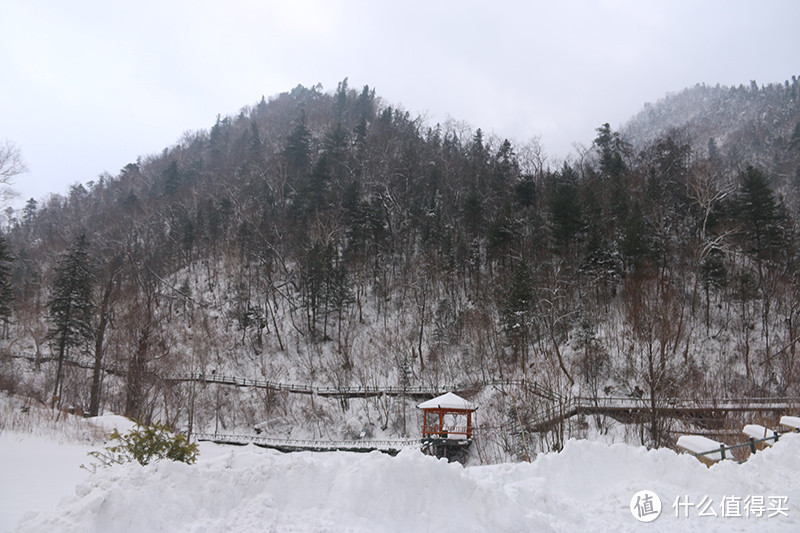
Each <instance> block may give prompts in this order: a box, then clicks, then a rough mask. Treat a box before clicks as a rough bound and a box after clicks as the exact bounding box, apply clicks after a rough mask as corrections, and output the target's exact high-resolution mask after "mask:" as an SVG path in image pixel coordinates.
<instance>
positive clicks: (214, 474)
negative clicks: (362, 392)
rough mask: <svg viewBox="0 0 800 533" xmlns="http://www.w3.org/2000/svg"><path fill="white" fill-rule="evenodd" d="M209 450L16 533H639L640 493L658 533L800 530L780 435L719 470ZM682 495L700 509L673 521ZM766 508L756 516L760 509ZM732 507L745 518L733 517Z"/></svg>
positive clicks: (0, 480) (587, 461)
mask: <svg viewBox="0 0 800 533" xmlns="http://www.w3.org/2000/svg"><path fill="white" fill-rule="evenodd" d="M14 438H15V437H14V436H13V435H11V434H9V433H4V434H2V435H0V464H2V465H8V464H14V465H15V468H17V469H23V470H24V468H25V465H24V461H25V460H30V458H31V456H36V455H39V454H38V453H37V452H42V454H45V453H49V452H48V450H49V448H48V446H50V445H51V444H52V443H50V442H49V441H47V440H44V439H41V438H29V439H28V440H27V445H26V449H27V452H26V453H22V452H23V448H21V447H14V446H8V442H9V441H10V440H13V439H14ZM37 439H38V440H37ZM200 453H201V455H200V459H199V461H198V463H197V464H195V465H191V466H190V465H184V464H179V463H171V462H161V463H157V464H152V465H149V466H147V467H141V466H138V465H135V464H129V465H125V466H121V467H115V468H112V469H106V470H102V471H100V472H98V473H97V474H94V475H91V476H86V475H84V481H82V482H81V483H80V484H79V485H78V486H77V488H76V489H75V490H74V493H73V494H72V495H66V497H65V498H63V499H62V500H61V502H60V503H59V504H58V506H57V507H56V508H55V509H50V510H46V511H45V512H41V511H42V510H43V509H44V508H45V506H43V505H38V506H37V505H34V503H35V502H36V500H37V495H36V494H29V495H28V496H27V498H28V499H29V501H28V502H27V503H28V504H29V505H30V507H31V508H38V509H39V510H40V512H38V513H28V514H27V515H25V516H24V517H23V518H22V520H21V521H20V522H19V523H18V524H17V526H16V529H15V531H20V532H31V531H35V532H38V531H60V532H69V531H75V532H78V531H79V532H91V531H98V532H99V531H102V532H114V531H126V532H127V531H195V532H200V531H215V532H216V531H237V532H238V531H331V532H333V531H335V532H347V531H350V532H360V531H364V532H366V531H369V532H381V531H398V532H399V531H404V532H405V531H439V532H441V531H459V532H468V531H520V532H523V531H525V532H527V531H609V530H614V531H641V530H642V527H643V524H641V523H639V522H638V521H637V520H636V519H635V518H634V516H633V514H632V513H631V511H630V509H629V506H630V504H631V499H632V497H633V496H634V494H636V493H637V492H638V491H640V490H644V489H648V490H651V491H654V492H655V493H656V494H657V495H658V496H659V497H660V498H661V501H662V504H663V510H662V513H661V516H660V517H659V518H658V519H656V520H655V521H654V522H653V523H652V524H650V525H648V526H646V527H647V528H648V530H650V531H677V530H701V529H702V530H703V531H731V530H736V531H798V530H800V483H799V482H798V481H797V480H798V479H800V435H785V436H783V437H782V438H781V439H780V441H779V442H778V443H777V444H776V445H775V446H774V447H772V448H770V449H768V450H765V451H764V452H759V453H758V454H756V455H755V456H754V457H751V458H750V460H748V461H747V462H746V463H743V464H736V463H733V462H729V463H726V464H720V465H716V466H713V467H711V468H706V467H705V466H703V465H702V464H700V463H699V462H698V461H697V460H696V459H694V458H693V457H691V456H688V455H678V454H676V453H674V452H672V451H669V450H654V451H647V450H645V449H644V448H640V447H632V446H628V445H623V444H613V445H608V444H600V443H596V442H591V441H576V440H571V441H568V442H567V444H566V446H565V448H564V450H563V451H562V452H560V453H548V454H542V455H540V456H538V458H537V459H536V460H535V461H534V462H532V463H520V464H501V465H494V466H477V467H467V468H464V467H462V466H461V465H459V464H448V463H447V462H445V461H443V460H436V459H434V458H432V457H428V456H424V455H422V454H421V453H419V452H416V451H406V452H402V453H401V454H400V455H399V456H397V457H389V456H386V455H382V454H380V453H378V452H374V453H372V454H368V455H362V454H348V453H310V452H304V453H295V454H281V453H279V452H275V451H272V450H264V449H261V448H257V447H254V446H248V447H242V448H239V447H224V446H218V445H213V444H210V443H203V445H202V446H201V452H200ZM15 454H18V455H22V456H24V457H17V456H15ZM26 458H27V459H26ZM84 462H85V461H84ZM27 467H28V468H31V469H34V467H35V465H33V464H29V465H27ZM76 467H77V465H76V464H75V458H74V457H73V458H69V457H67V456H64V458H63V460H61V461H56V462H55V464H54V465H52V466H51V467H49V468H51V469H52V471H51V472H50V479H52V482H53V483H54V484H56V485H57V484H58V483H62V486H63V484H64V483H63V482H64V481H66V480H67V474H66V473H67V472H73V471H74V470H75V469H76ZM3 468H4V469H5V466H4V467H3ZM70 475H71V474H70ZM8 479H9V478H8V477H6V476H2V477H0V490H2V491H3V494H9V493H11V492H13V491H14V490H17V489H18V490H19V492H20V493H22V492H23V491H25V490H35V487H33V486H31V485H30V484H26V483H25V482H21V485H20V486H19V487H17V486H14V487H9V486H8V483H9V481H8ZM678 498H680V502H682V503H687V502H688V503H690V504H692V505H686V506H682V507H679V508H678V511H679V515H680V516H678V517H676V512H675V509H674V508H673V504H674V503H675V501H676V499H678ZM754 498H755V500H754ZM759 498H763V503H764V505H763V508H764V509H763V513H762V516H760V517H758V516H754V515H755V514H756V513H755V511H756V510H757V506H752V509H753V512H751V506H750V502H753V501H755V502H756V503H757V502H758V501H759V500H758V499H759ZM775 498H780V499H779V500H778V499H775ZM24 499H25V497H21V498H19V501H21V500H24ZM704 499H705V501H710V502H711V505H710V506H709V508H708V509H706V510H705V512H709V513H710V512H711V511H713V512H715V513H716V515H717V516H709V517H703V516H699V514H700V511H701V509H700V508H699V507H697V505H699V504H701V502H703V501H704ZM745 502H747V505H745ZM22 503H24V502H21V503H19V504H20V505H22ZM3 505H5V502H4V503H3ZM51 505H52V504H51ZM7 510H8V509H5V510H4V512H6V511H7ZM723 510H725V511H727V514H728V515H731V514H735V513H736V511H737V510H738V514H740V515H741V516H738V517H734V516H726V517H723V516H722V515H723ZM20 514H21V513H20ZM684 514H688V516H684ZM770 514H776V515H777V516H772V517H770V516H769V515H770ZM784 514H785V515H788V516H784ZM748 515H749V516H748ZM0 526H2V527H0V530H3V529H4V528H7V527H13V524H12V525H10V524H9V523H8V522H7V521H5V519H4V521H3V522H0Z"/></svg>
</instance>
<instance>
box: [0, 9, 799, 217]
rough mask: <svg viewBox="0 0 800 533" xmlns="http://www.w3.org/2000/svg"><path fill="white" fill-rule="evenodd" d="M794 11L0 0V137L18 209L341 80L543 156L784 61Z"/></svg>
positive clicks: (784, 68) (768, 72) (795, 69)
mask: <svg viewBox="0 0 800 533" xmlns="http://www.w3.org/2000/svg"><path fill="white" fill-rule="evenodd" d="M798 21H800V1H798V0H759V1H758V2H755V1H752V0H747V1H732V0H719V1H703V0H688V1H684V0H664V1H647V0H631V1H627V0H607V1H569V0H551V1H548V2H538V1H527V2H525V1H520V2H507V1H502V0H492V1H483V2H472V1H469V0H459V1H441V2H438V1H435V0H427V1H419V2H418V1H413V0H412V1H409V0H406V1H404V2H393V3H391V4H389V3H387V2H380V1H375V0H365V1H348V0H341V1H336V0H327V1H323V0H319V1H317V0H286V1H283V2H275V1H271V0H223V1H218V2H215V1H203V0H191V1H188V0H187V1H182V0H176V1H173V0H158V1H151V0H138V1H136V2H123V1H120V2H110V1H108V0H98V1H88V0H70V1H63V0H50V1H45V0H20V1H18V0H0V141H2V140H3V139H7V140H10V141H13V142H14V143H15V144H16V145H17V146H18V147H19V149H20V151H21V153H22V156H23V158H24V160H25V163H26V165H27V167H28V169H29V170H28V172H27V173H26V174H24V175H21V176H19V177H18V178H17V181H16V184H15V188H16V189H17V191H18V192H19V193H20V198H19V199H18V201H17V202H15V206H17V207H19V206H20V205H23V204H24V201H25V200H26V199H27V198H31V197H33V198H36V199H37V200H39V199H42V198H44V197H46V196H47V195H48V194H50V193H65V192H66V191H67V189H68V186H69V185H70V184H73V183H77V182H80V183H85V182H87V181H89V180H93V179H95V178H96V177H97V176H98V175H99V174H101V173H103V172H109V173H110V174H112V175H116V174H117V173H118V171H119V170H120V169H121V168H122V167H123V166H124V165H125V164H127V163H129V162H132V161H135V160H136V158H137V157H138V156H141V155H149V154H152V153H156V152H160V151H161V150H162V149H163V148H164V147H167V146H169V145H172V144H174V143H175V142H176V141H178V140H179V138H180V137H181V135H182V134H183V133H184V132H187V131H195V130H198V129H208V128H210V126H211V125H213V123H214V121H215V118H216V116H217V114H222V115H223V116H224V115H229V114H236V113H238V111H239V109H241V108H242V107H243V106H245V105H252V104H255V103H256V102H257V101H258V100H260V98H261V96H262V95H264V96H267V97H269V96H271V95H275V94H278V93H281V92H284V91H288V90H290V89H291V88H293V87H295V86H296V85H298V84H303V85H305V86H312V85H314V84H316V83H321V84H322V85H323V87H324V89H325V90H326V91H331V90H334V89H335V88H336V84H337V82H339V81H340V80H342V79H343V78H345V77H348V78H349V83H350V87H353V88H360V87H362V86H363V85H365V84H368V85H370V87H373V88H375V89H376V91H377V94H378V96H380V97H382V98H383V100H384V101H385V102H386V103H388V104H392V105H397V104H399V105H401V106H402V107H404V108H405V109H406V110H408V111H410V112H411V113H412V114H414V115H416V114H423V115H426V116H427V117H428V120H429V121H430V122H431V123H435V122H436V121H443V120H446V119H447V118H448V117H452V118H454V119H456V120H461V121H466V122H467V123H469V124H470V125H472V126H473V127H474V128H478V127H480V128H482V129H483V130H484V131H486V132H488V133H493V134H496V135H497V136H499V137H503V138H505V137H508V138H510V139H512V140H513V141H515V143H522V142H525V141H527V140H528V139H530V138H531V137H534V136H537V137H539V138H540V141H541V143H542V144H543V146H544V149H545V151H546V152H547V153H548V154H550V157H551V159H557V158H561V157H564V156H567V155H568V154H569V152H570V151H571V150H572V146H573V143H576V142H577V143H580V144H583V145H588V144H590V143H591V140H592V138H593V137H594V129H595V128H596V127H598V126H599V125H600V124H602V123H604V122H609V123H610V124H611V126H612V127H613V128H618V127H620V126H621V125H622V124H624V123H625V121H626V120H627V119H629V118H630V117H631V116H633V115H634V114H635V113H636V112H638V111H639V110H640V109H641V108H642V106H643V104H644V103H645V102H655V101H657V100H659V99H660V98H662V97H663V96H664V95H665V94H667V93H668V92H675V91H679V90H681V89H683V88H685V87H688V86H692V85H694V84H696V83H701V82H702V83H706V84H709V85H714V84H717V83H720V84H722V85H738V84H740V83H743V84H745V85H747V84H749V82H750V80H756V81H757V82H758V83H759V84H767V83H771V82H783V81H784V80H786V79H790V78H791V76H792V75H793V74H795V75H800V31H799V30H798Z"/></svg>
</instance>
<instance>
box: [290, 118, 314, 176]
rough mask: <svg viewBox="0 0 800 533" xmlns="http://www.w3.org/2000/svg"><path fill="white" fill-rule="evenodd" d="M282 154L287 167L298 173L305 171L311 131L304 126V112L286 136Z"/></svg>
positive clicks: (308, 158)
mask: <svg viewBox="0 0 800 533" xmlns="http://www.w3.org/2000/svg"><path fill="white" fill-rule="evenodd" d="M283 155H284V157H285V158H286V161H287V163H288V164H289V167H290V168H291V169H292V170H293V171H294V172H296V173H298V174H302V173H303V172H305V171H306V170H307V169H308V166H309V165H310V164H311V132H310V131H309V129H308V128H307V127H306V114H305V112H303V113H302V114H301V115H300V121H299V122H298V123H297V125H296V126H295V128H294V130H292V133H291V134H290V135H289V136H288V137H287V138H286V146H285V147H284V149H283Z"/></svg>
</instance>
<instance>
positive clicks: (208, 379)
mask: <svg viewBox="0 0 800 533" xmlns="http://www.w3.org/2000/svg"><path fill="white" fill-rule="evenodd" d="M164 381H167V382H171V383H180V382H192V381H194V382H201V383H216V384H219V385H234V386H236V387H255V388H260V389H271V390H274V391H288V392H293V393H299V394H316V395H317V396H331V397H337V398H367V397H372V396H409V397H433V396H438V395H440V394H444V393H446V392H456V393H458V392H469V391H477V390H480V389H482V388H484V387H489V386H503V385H505V386H515V387H520V388H526V389H528V390H529V391H530V392H531V393H533V394H534V395H536V396H538V397H540V398H542V399H544V400H548V401H557V400H558V399H559V398H558V396H557V395H556V394H555V393H553V392H552V391H550V390H548V389H546V388H545V387H542V386H541V385H539V384H538V383H536V382H535V381H527V380H488V381H474V382H469V383H457V384H450V385H438V386H425V385H422V386H418V385H409V386H406V387H397V386H380V385H375V386H369V385H367V386H351V385H348V386H342V387H330V386H328V387H322V386H315V385H304V384H297V383H282V382H279V381H271V380H267V379H251V378H242V377H235V376H225V375H220V374H191V375H190V374H184V375H180V376H173V377H169V378H165V379H164Z"/></svg>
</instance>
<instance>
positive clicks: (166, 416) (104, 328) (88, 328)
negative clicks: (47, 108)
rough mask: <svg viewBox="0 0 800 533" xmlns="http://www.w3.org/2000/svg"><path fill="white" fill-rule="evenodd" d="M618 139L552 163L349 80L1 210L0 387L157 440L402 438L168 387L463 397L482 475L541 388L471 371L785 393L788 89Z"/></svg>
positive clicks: (292, 408) (408, 412) (411, 422)
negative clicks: (422, 388)
mask: <svg viewBox="0 0 800 533" xmlns="http://www.w3.org/2000/svg"><path fill="white" fill-rule="evenodd" d="M712 100H713V103H714V104H713V107H711V108H709V107H703V105H705V104H706V103H708V102H710V101H712ZM701 104H702V105H701ZM690 108H691V109H692V111H690ZM694 109H697V110H696V111H695V110H694ZM712 118H713V120H712ZM623 131H624V132H625V135H623V134H622V133H620V132H617V131H613V130H612V129H611V128H610V127H609V126H608V125H607V124H606V125H599V127H598V128H597V131H596V138H595V141H594V144H593V145H592V147H590V148H589V149H588V150H586V151H585V152H583V153H580V154H579V155H578V156H575V157H573V158H570V159H568V160H567V161H566V162H557V163H556V162H554V161H549V160H548V159H547V158H546V156H545V155H544V153H543V151H542V150H541V149H540V147H539V146H537V145H536V144H535V143H534V144H527V145H519V146H517V145H515V144H514V143H513V142H511V141H509V140H503V139H499V138H490V137H487V136H485V135H484V134H483V133H482V132H481V130H480V129H476V130H473V129H471V128H470V127H467V126H465V125H463V124H458V123H448V124H428V123H425V122H424V121H423V120H422V119H420V118H418V117H413V116H411V115H410V114H409V113H407V112H405V111H403V110H402V109H401V108H399V107H395V106H392V105H388V104H386V103H384V102H383V101H382V100H381V99H380V98H378V97H377V96H376V94H375V91H374V90H373V89H370V88H369V87H364V88H363V89H362V90H354V89H351V88H349V87H348V85H347V81H346V80H345V81H343V82H342V83H340V85H339V87H338V88H337V90H336V91H334V92H332V93H326V92H323V91H322V90H321V88H320V87H312V88H305V87H302V86H298V87H297V88H295V89H293V90H292V91H291V92H288V93H284V94H280V95H278V96H275V97H272V98H268V99H262V100H261V101H260V102H259V103H258V104H256V105H254V106H252V107H246V108H243V109H242V110H241V112H240V113H239V114H238V115H232V116H220V117H218V119H217V121H216V124H214V125H213V127H211V128H210V130H208V131H198V132H192V133H188V134H186V135H185V136H184V137H183V138H182V139H180V140H179V141H178V142H177V143H176V144H175V145H173V146H171V147H168V148H165V149H164V151H163V152H162V153H160V154H158V155H152V156H147V157H142V158H140V159H138V160H136V162H133V163H131V164H129V165H127V166H125V168H123V169H122V170H120V172H119V173H118V174H117V175H113V176H112V175H106V176H101V177H99V178H98V179H96V180H94V181H92V182H89V183H86V184H82V185H81V184H76V185H74V186H73V187H72V188H71V189H70V191H69V194H68V195H67V196H66V197H62V196H52V197H50V198H49V199H47V200H46V201H44V202H42V203H37V202H36V201H35V200H31V201H29V202H28V204H27V206H26V208H25V210H24V212H22V213H18V216H17V218H16V219H15V220H14V221H13V223H12V225H11V227H9V228H8V231H7V232H6V233H5V235H4V239H3V242H2V244H3V245H4V246H3V252H4V253H3V254H2V255H0V265H2V267H3V269H2V270H0V277H2V278H3V279H4V280H8V282H9V286H10V287H11V289H12V290H10V291H8V295H7V296H6V295H5V293H0V295H2V297H3V300H4V302H3V303H4V305H5V306H4V307H0V314H2V317H4V318H5V329H4V337H5V339H4V340H3V344H2V346H3V357H2V358H1V359H0V387H2V388H5V389H11V390H14V391H16V392H19V393H24V394H29V395H33V396H35V397H37V398H39V399H41V400H42V401H43V402H49V401H51V399H52V398H54V397H55V398H57V400H56V401H57V402H58V403H60V404H62V405H64V406H69V405H72V406H76V407H79V408H82V409H84V410H85V411H87V412H90V413H92V414H96V413H97V412H98V411H100V410H103V409H107V410H112V411H114V412H119V413H123V414H126V415H128V416H131V417H133V418H135V419H138V420H154V419H161V420H165V421H167V422H168V423H169V424H171V425H173V426H175V427H176V428H180V429H186V428H187V427H188V429H189V430H191V429H192V428H195V430H197V429H198V428H206V429H208V428H214V429H217V430H220V431H222V429H223V428H229V429H231V428H240V427H246V426H252V425H253V424H256V423H262V422H264V421H269V423H268V424H267V426H268V430H269V431H273V432H276V433H277V432H280V433H281V434H287V435H288V434H297V432H298V431H299V430H298V429H297V428H298V427H301V428H304V429H303V431H305V432H306V433H307V434H314V435H318V436H319V435H337V436H345V435H350V434H353V433H357V432H358V431H359V430H361V428H362V427H364V428H373V429H370V431H374V432H375V433H376V434H383V435H409V434H411V435H413V434H415V432H418V428H417V422H416V419H415V416H416V415H415V413H414V409H413V406H414V405H415V402H414V400H413V398H403V397H388V396H376V397H370V398H364V399H363V400H358V401H356V400H351V401H348V400H346V399H341V400H339V401H334V400H325V399H321V398H315V396H314V395H306V396H302V397H301V396H298V395H292V394H290V393H287V392H281V391H274V390H269V389H265V390H241V391H240V390H237V389H227V388H226V389H224V390H223V389H222V388H221V387H219V386H217V387H215V386H206V385H195V384H193V383H187V382H176V381H173V378H175V377H177V376H183V375H189V374H191V375H197V374H204V375H209V374H217V375H219V374H227V375H236V376H243V377H248V378H264V379H270V380H274V381H282V382H290V383H305V384H309V385H314V386H317V387H320V386H321V387H342V386H346V385H353V386H355V385H358V386H388V385H392V386H399V387H410V386H414V385H431V386H433V385H435V386H441V385H447V384H465V383H470V384H475V385H474V386H473V387H472V389H471V391H472V392H471V396H472V398H473V399H474V400H475V401H476V402H478V404H479V405H480V406H481V408H482V412H483V413H485V414H483V415H481V416H482V417H483V418H482V420H483V421H484V424H485V425H486V433H485V435H487V436H486V437H485V438H486V440H487V442H488V441H489V440H492V439H493V440H492V444H491V446H493V448H492V449H493V450H495V452H491V453H489V452H486V453H487V454H488V456H487V459H486V460H492V458H493V457H509V456H514V457H518V456H521V455H523V454H524V453H527V448H528V446H529V444H530V443H527V442H522V441H524V440H525V434H526V431H525V429H526V427H527V426H529V425H530V424H531V423H532V422H531V420H532V419H533V417H534V413H535V412H536V411H537V410H538V409H539V408H540V405H539V404H540V403H541V402H543V401H544V400H542V398H540V397H537V396H533V395H529V394H527V393H526V392H525V391H524V390H522V391H521V390H519V389H513V388H510V387H506V386H498V385H496V384H495V385H487V386H482V385H480V383H486V382H494V383H496V382H498V381H499V380H521V379H525V380H528V381H531V382H533V381H535V382H537V383H538V384H540V385H541V386H542V387H544V388H546V389H547V390H550V391H552V392H553V393H554V394H556V395H559V397H564V398H567V397H570V396H574V395H582V396H589V397H592V396H594V397H598V396H600V397H602V396H612V395H618V396H628V395H634V396H643V397H645V398H649V399H651V400H652V402H654V403H653V405H655V402H657V401H662V400H665V399H667V398H673V397H681V398H699V397H702V398H709V397H711V398H723V397H735V398H743V397H761V396H794V397H798V396H800V372H798V369H799V367H800V360H799V358H798V355H797V341H798V334H800V281H798V277H797V268H798V263H797V260H798V255H797V244H798V243H797V232H796V222H797V219H798V205H800V204H798V187H800V87H798V83H797V81H796V79H795V78H793V79H792V82H787V83H786V84H781V85H775V86H768V87H765V88H761V89H759V88H757V87H755V88H739V89H737V88H731V89H728V88H708V87H698V88H694V89H690V90H687V91H685V92H684V93H681V94H679V95H677V96H673V97H670V98H667V99H665V100H664V101H662V102H660V103H659V104H657V105H655V106H650V107H648V108H646V109H645V110H644V111H643V112H642V113H641V114H640V115H638V116H637V117H636V118H635V119H634V120H633V122H632V123H631V125H630V126H629V127H628V128H626V129H624V130H623ZM710 139H713V141H710ZM599 423H600V424H601V426H602V423H601V421H599ZM670 424H671V422H670V421H668V420H662V419H656V417H654V418H653V419H652V420H649V421H648V422H647V423H646V425H644V426H643V428H644V431H643V432H642V437H641V438H642V440H643V442H644V443H646V444H648V445H655V446H657V445H663V444H666V443H667V442H668V439H667V430H668V427H669V425H670ZM490 426H492V427H494V428H495V429H497V435H491V436H490V432H491V427H490ZM579 430H580V428H570V427H568V428H567V432H569V431H579ZM292 432H294V433H292ZM562 432H563V428H562ZM562 437H563V435H558V436H556V438H555V442H551V443H550V444H552V445H554V446H558V445H559V443H560V442H561V438H562ZM542 445H543V446H547V445H548V443H543V444H542ZM523 447H524V448H525V449H524V450H523ZM486 449H489V445H488V444H486ZM492 454H494V455H492Z"/></svg>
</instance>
